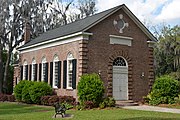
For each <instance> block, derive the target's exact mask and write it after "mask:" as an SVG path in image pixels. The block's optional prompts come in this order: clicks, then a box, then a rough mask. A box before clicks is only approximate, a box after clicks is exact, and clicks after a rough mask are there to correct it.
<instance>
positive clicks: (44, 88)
mask: <svg viewBox="0 0 180 120" xmlns="http://www.w3.org/2000/svg"><path fill="white" fill-rule="evenodd" d="M29 90H30V91H29V94H30V97H31V100H32V102H33V103H36V104H40V103H41V97H42V96H46V95H51V94H52V88H51V87H50V86H49V85H48V84H47V83H45V82H34V85H32V86H31V87H30V88H29Z"/></svg>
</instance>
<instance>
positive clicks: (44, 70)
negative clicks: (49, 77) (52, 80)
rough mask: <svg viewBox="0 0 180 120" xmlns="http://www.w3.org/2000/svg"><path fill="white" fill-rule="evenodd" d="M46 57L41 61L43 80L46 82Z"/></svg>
mask: <svg viewBox="0 0 180 120" xmlns="http://www.w3.org/2000/svg"><path fill="white" fill-rule="evenodd" d="M46 62H47V61H46V57H43V58H42V62H41V64H42V65H41V81H42V82H44V81H45V74H46V68H45V66H46Z"/></svg>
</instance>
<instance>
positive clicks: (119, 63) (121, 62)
mask: <svg viewBox="0 0 180 120" xmlns="http://www.w3.org/2000/svg"><path fill="white" fill-rule="evenodd" d="M113 66H126V61H125V60H124V59H123V58H122V57H118V58H116V59H115V60H114V61H113Z"/></svg>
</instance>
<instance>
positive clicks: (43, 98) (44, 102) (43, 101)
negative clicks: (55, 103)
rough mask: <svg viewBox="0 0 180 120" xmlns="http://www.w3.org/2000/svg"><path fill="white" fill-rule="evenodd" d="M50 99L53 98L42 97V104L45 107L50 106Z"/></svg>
mask: <svg viewBox="0 0 180 120" xmlns="http://www.w3.org/2000/svg"><path fill="white" fill-rule="evenodd" d="M50 97H51V96H50V95H48V96H42V97H41V104H43V105H49V102H48V100H49V98H50Z"/></svg>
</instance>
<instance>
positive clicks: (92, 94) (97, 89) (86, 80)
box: [77, 74, 104, 106]
mask: <svg viewBox="0 0 180 120" xmlns="http://www.w3.org/2000/svg"><path fill="white" fill-rule="evenodd" d="M77 89H78V96H79V101H80V102H81V104H84V102H86V101H92V102H93V103H94V105H95V106H98V105H99V103H100V102H101V101H102V97H103V94H104V86H103V82H102V80H101V79H100V77H99V75H97V74H86V75H82V76H81V79H80V81H79V83H78V86H77Z"/></svg>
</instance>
